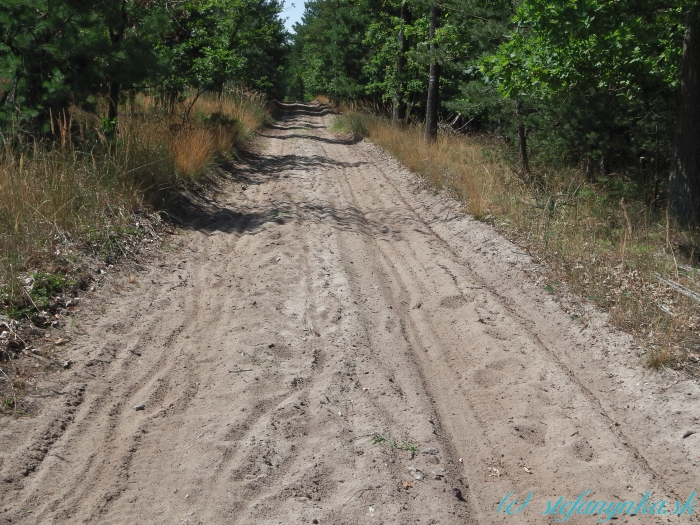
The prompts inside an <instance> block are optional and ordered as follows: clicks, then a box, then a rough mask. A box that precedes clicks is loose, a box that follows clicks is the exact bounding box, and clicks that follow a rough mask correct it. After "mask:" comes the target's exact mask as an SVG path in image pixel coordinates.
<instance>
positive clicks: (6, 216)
mask: <svg viewBox="0 0 700 525" xmlns="http://www.w3.org/2000/svg"><path fill="white" fill-rule="evenodd" d="M190 105H192V100H191V99H190V100H184V101H182V102H181V104H180V105H179V106H178V108H177V111H176V112H175V114H174V115H168V114H165V113H164V112H163V111H162V110H160V109H159V107H158V105H157V104H156V100H154V99H153V98H151V97H147V96H142V97H140V98H139V99H138V100H137V111H136V112H135V114H134V115H130V110H129V107H125V108H122V110H121V111H122V113H121V116H120V119H119V123H118V127H117V129H116V130H115V133H114V137H113V138H109V136H108V135H109V133H108V131H107V130H105V129H104V128H103V127H102V123H101V121H100V119H99V118H98V117H97V116H96V115H94V114H89V113H85V112H82V111H80V110H78V109H75V108H74V109H73V110H72V111H71V114H70V116H67V115H61V116H59V117H58V118H57V119H56V122H55V123H54V127H53V133H54V136H55V138H56V142H52V143H48V142H47V143H42V144H37V143H35V144H33V145H26V144H20V145H16V146H15V145H9V144H7V145H6V146H5V147H4V149H2V150H0V310H1V309H2V307H3V305H4V307H5V308H6V309H7V308H10V310H8V312H9V313H10V314H13V312H14V314H18V315H19V314H21V313H22V312H26V309H27V308H25V307H28V308H29V309H30V310H31V304H28V303H29V302H30V301H29V300H28V292H27V290H26V289H25V281H24V280H25V278H26V277H27V276H28V273H30V272H36V271H37V270H39V269H43V268H48V269H49V270H50V271H58V272H59V273H60V272H63V271H64V269H65V268H67V267H70V266H71V265H72V264H73V262H74V261H76V260H77V259H78V258H79V254H80V251H81V250H82V249H84V248H85V247H86V246H88V247H91V248H92V249H93V250H94V251H95V252H96V253H97V254H98V255H100V256H111V255H114V254H113V252H114V251H115V250H116V251H117V252H119V251H120V250H121V248H120V247H119V242H118V237H119V235H120V234H122V233H123V232H131V230H133V228H134V227H133V223H134V218H133V215H132V213H133V212H134V211H138V210H149V209H150V210H154V209H155V210H157V209H160V208H161V207H162V206H164V205H165V204H166V202H167V201H168V199H169V196H170V195H171V194H172V193H173V191H174V190H176V189H177V183H178V180H179V179H183V178H194V177H197V176H199V175H201V174H203V173H204V172H205V171H206V170H207V169H209V167H210V166H212V164H213V163H214V162H215V161H216V158H217V157H218V156H220V155H224V154H226V153H227V152H229V151H231V149H232V148H234V147H236V146H238V145H240V144H242V142H243V141H244V140H246V139H247V138H248V137H249V136H250V135H251V134H252V133H253V132H254V131H255V130H256V129H257V128H258V127H260V126H261V125H262V123H263V121H264V119H265V118H266V107H265V101H264V100H263V99H262V98H261V97H259V96H257V95H254V94H253V95H250V94H245V93H234V94H232V95H226V96H224V97H222V98H221V99H218V98H215V97H200V98H199V99H197V100H196V101H195V102H194V104H193V105H192V108H191V110H190V115H191V118H189V120H185V119H183V118H182V115H183V108H187V107H189V106H190ZM121 251H122V254H123V250H121ZM54 263H56V264H54ZM18 305H19V306H21V308H19V310H14V311H13V310H12V308H14V307H16V306H18ZM0 313H1V312H0ZM22 315H23V314H22Z"/></svg>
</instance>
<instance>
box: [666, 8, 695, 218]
mask: <svg viewBox="0 0 700 525" xmlns="http://www.w3.org/2000/svg"><path fill="white" fill-rule="evenodd" d="M681 86H682V87H681V99H680V103H679V109H678V131H677V134H676V139H675V145H674V150H673V164H672V166H671V175H670V179H669V208H670V210H671V211H672V212H673V214H674V215H675V217H676V218H677V219H678V220H679V221H680V222H681V223H683V224H686V225H687V224H697V223H698V219H700V208H699V205H700V8H699V7H698V6H697V5H694V6H693V7H692V8H691V9H690V10H689V11H688V14H687V15H686V24H685V36H684V39H683V58H682V62H681Z"/></svg>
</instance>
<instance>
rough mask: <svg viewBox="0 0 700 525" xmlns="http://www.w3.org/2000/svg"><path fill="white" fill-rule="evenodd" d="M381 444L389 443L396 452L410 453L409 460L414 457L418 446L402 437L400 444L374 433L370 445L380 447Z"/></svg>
mask: <svg viewBox="0 0 700 525" xmlns="http://www.w3.org/2000/svg"><path fill="white" fill-rule="evenodd" d="M382 443H389V444H391V446H392V447H394V448H395V449H396V450H405V451H407V452H410V453H411V459H413V458H415V457H416V452H418V445H416V444H415V443H414V442H413V441H411V440H410V439H408V438H406V437H404V438H403V439H402V440H401V441H400V442H399V441H396V440H395V439H394V438H386V437H384V436H382V435H381V434H380V433H379V432H375V433H374V434H373V435H372V444H373V445H381V444H382Z"/></svg>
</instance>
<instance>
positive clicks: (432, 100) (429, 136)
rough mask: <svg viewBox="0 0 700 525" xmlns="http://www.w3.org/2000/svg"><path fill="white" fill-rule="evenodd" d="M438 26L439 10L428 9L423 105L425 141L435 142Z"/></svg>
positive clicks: (437, 8) (437, 87)
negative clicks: (426, 79) (427, 59)
mask: <svg viewBox="0 0 700 525" xmlns="http://www.w3.org/2000/svg"><path fill="white" fill-rule="evenodd" d="M439 24H440V8H439V7H438V6H437V5H435V4H433V5H432V6H431V7H430V34H429V37H430V79H429V82H428V101H427V103H426V105H425V140H427V141H428V142H435V141H436V140H437V130H438V108H439V106H440V64H438V63H437V57H436V56H435V55H436V50H437V46H436V45H435V30H436V29H437V28H438V27H439Z"/></svg>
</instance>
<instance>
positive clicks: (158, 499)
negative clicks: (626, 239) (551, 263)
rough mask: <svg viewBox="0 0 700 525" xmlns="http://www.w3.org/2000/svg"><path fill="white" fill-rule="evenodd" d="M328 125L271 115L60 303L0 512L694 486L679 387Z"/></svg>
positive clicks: (451, 505)
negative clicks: (91, 300) (219, 183)
mask: <svg viewBox="0 0 700 525" xmlns="http://www.w3.org/2000/svg"><path fill="white" fill-rule="evenodd" d="M331 118H332V117H331V116H330V115H329V113H328V110H327V109H326V108H324V107H323V106H319V105H316V104H307V105H301V104H296V105H288V106H286V110H285V113H284V114H283V116H281V117H280V118H279V120H278V121H277V122H276V124H274V125H272V126H270V127H269V128H267V129H265V130H264V131H263V132H262V133H261V137H260V142H259V151H258V152H257V153H256V154H250V155H248V156H247V157H246V158H245V159H244V161H243V163H242V164H241V166H240V167H237V168H236V173H235V174H234V175H235V176H236V177H235V180H234V179H233V178H232V179H231V180H230V181H229V182H228V183H227V186H226V188H225V191H223V192H222V195H221V196H220V198H218V199H217V200H215V201H214V200H209V201H207V200H202V201H201V203H200V205H199V207H198V208H197V210H196V212H195V214H194V218H193V220H192V223H191V225H190V228H189V229H188V231H187V232H186V233H185V234H184V235H182V236H181V238H180V241H181V243H182V246H181V248H180V249H179V250H177V251H176V252H174V253H166V254H164V255H163V260H162V262H161V263H160V265H153V267H152V268H149V269H148V270H146V271H145V272H143V274H141V275H140V276H139V288H138V289H135V290H132V291H130V292H127V293H122V294H121V295H119V296H115V297H113V298H112V299H111V301H112V302H113V304H111V305H109V307H108V308H107V311H106V312H105V314H104V315H100V316H87V315H86V316H85V317H84V318H82V319H80V325H81V327H82V329H83V330H84V333H83V334H82V335H79V336H78V335H77V334H76V339H75V341H76V344H75V346H73V347H72V348H71V349H70V350H69V352H70V357H71V359H73V361H74V362H75V365H74V366H73V368H71V370H69V371H66V372H63V373H61V374H57V375H56V376H57V377H52V378H48V379H47V380H46V384H45V385H43V387H44V391H45V392H50V393H52V394H51V395H47V396H46V398H45V399H44V400H43V401H42V402H43V403H44V406H43V409H42V411H41V413H40V414H39V415H38V416H36V417H33V418H22V419H15V420H10V419H5V420H3V425H2V429H0V476H1V479H2V480H3V481H2V486H0V523H1V522H6V523H28V524H29V523H113V524H127V523H128V524H134V523H163V524H172V523H217V524H218V523H221V524H229V523H241V524H248V523H256V524H257V523H261V524H267V523H270V524H272V523H283V524H289V523H321V524H323V523H329V524H340V523H347V524H350V523H385V524H389V523H401V524H409V523H410V524H414V523H415V524H417V523H421V524H425V523H442V524H467V523H485V524H488V523H496V522H499V523H501V522H510V523H553V522H554V517H552V516H543V515H541V514H540V512H541V511H542V510H543V509H545V508H546V501H548V500H556V499H557V498H558V497H559V496H564V498H565V499H566V498H568V499H573V500H575V499H576V498H577V497H578V495H579V494H580V493H581V492H582V491H584V490H592V491H594V493H593V494H592V495H590V496H588V498H589V499H604V500H613V499H617V500H625V499H631V500H635V501H639V500H640V499H641V495H643V494H644V493H646V492H652V495H653V496H652V497H653V498H654V499H655V500H656V499H666V500H668V501H669V502H671V501H673V502H675V500H683V501H685V499H687V497H688V496H689V495H690V493H691V492H693V491H694V490H695V489H696V488H698V487H700V485H699V484H698V469H697V467H696V462H697V460H698V458H699V457H700V456H699V455H700V428H698V427H699V426H700V425H699V424H698V417H699V416H700V409H698V397H699V396H700V388H698V385H697V383H695V382H694V381H692V380H684V379H683V378H680V377H676V376H674V375H672V374H671V373H670V372H669V373H663V374H662V373H658V372H655V371H649V370H646V369H644V368H643V367H642V366H641V364H640V358H638V357H636V355H635V353H634V352H635V351H636V346H635V345H634V344H633V341H632V340H631V339H630V338H629V337H628V336H626V335H625V334H623V333H620V332H618V331H615V330H613V329H612V328H610V327H608V326H607V324H606V323H605V316H604V315H603V314H602V313H601V312H599V311H597V310H596V309H595V308H593V307H591V306H586V305H585V304H584V305H583V306H581V305H579V306H578V308H582V309H583V310H585V314H584V315H582V316H578V317H577V316H571V315H570V313H569V312H567V309H569V308H570V305H569V298H568V297H565V296H562V297H556V296H553V295H552V294H551V293H549V292H547V291H546V290H545V289H544V284H545V282H544V272H543V270H542V268H541V267H538V266H537V265H536V264H534V263H533V262H532V261H531V258H530V257H529V256H527V255H526V254H525V253H523V252H522V250H521V249H519V248H518V247H517V246H515V245H512V244H511V243H509V242H508V241H507V240H505V239H504V238H502V237H501V236H499V235H498V234H497V233H496V232H495V231H494V230H493V229H492V228H491V227H490V226H488V225H486V224H483V223H479V222H477V221H474V220H473V219H471V218H470V217H468V216H465V215H463V214H462V213H460V212H459V205H458V203H455V202H453V201H451V200H450V199H449V198H447V197H444V196H441V195H434V194H432V193H431V192H430V191H426V190H424V189H422V185H421V182H420V180H419V179H418V178H417V177H416V176H414V175H412V174H410V173H408V172H406V171H405V170H404V169H402V168H401V167H400V166H399V165H398V164H397V163H396V162H395V161H393V160H392V159H391V158H389V157H388V156H387V155H386V154H384V153H383V152H381V151H380V150H378V149H377V148H375V147H374V146H372V145H371V144H369V143H367V142H358V141H357V140H353V139H351V138H342V137H340V138H339V137H338V136H335V135H333V134H331V133H329V131H328V129H327V127H328V125H329V123H330V119H331ZM242 181H243V184H242ZM244 186H245V189H243V188H244ZM572 317H573V318H572ZM579 317H580V318H579ZM140 404H143V405H144V409H143V410H135V409H134V408H133V407H134V406H136V405H140ZM694 429H697V430H698V431H699V433H698V434H692V433H691V434H690V435H688V436H686V437H685V438H684V437H683V436H684V435H686V434H687V433H688V431H691V432H693V431H694ZM417 478H420V479H417ZM511 491H515V496H514V497H519V498H524V497H525V496H526V495H527V493H528V492H529V491H532V493H533V496H532V500H531V503H530V504H529V506H528V507H527V508H526V509H524V510H523V512H522V513H520V514H519V515H517V516H510V517H507V518H506V517H504V516H503V515H501V516H500V517H499V516H498V515H497V511H498V504H499V502H500V501H501V499H502V498H503V496H505V495H506V494H507V493H509V492H511ZM672 507H673V506H672V505H671V508H672ZM621 519H622V521H618V522H617V523H621V522H625V520H628V522H629V523H635V522H638V523H641V522H642V518H641V517H627V516H626V517H624V518H621ZM667 519H668V518H667V517H663V519H661V517H654V518H650V517H649V518H647V517H645V518H643V520H644V523H655V521H653V520H659V522H664V523H665V522H666V521H667ZM673 519H674V520H676V521H678V520H679V518H678V517H674V518H673ZM682 519H683V520H685V521H689V520H692V519H694V516H691V517H684V518H682ZM314 520H315V521H314ZM635 520H636V521H635ZM568 521H569V522H570V523H594V522H595V521H596V518H595V517H592V516H572V517H571V518H570V519H569V520H568Z"/></svg>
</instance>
